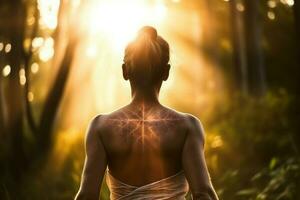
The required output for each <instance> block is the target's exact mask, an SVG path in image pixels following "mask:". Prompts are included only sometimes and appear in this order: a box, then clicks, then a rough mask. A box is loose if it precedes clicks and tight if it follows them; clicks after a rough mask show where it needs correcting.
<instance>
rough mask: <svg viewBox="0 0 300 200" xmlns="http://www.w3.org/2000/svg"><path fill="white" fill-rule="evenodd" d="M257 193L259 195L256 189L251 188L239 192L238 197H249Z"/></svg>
mask: <svg viewBox="0 0 300 200" xmlns="http://www.w3.org/2000/svg"><path fill="white" fill-rule="evenodd" d="M256 193H257V189H256V188H249V189H245V190H240V191H238V192H237V193H236V195H238V196H249V195H252V194H256Z"/></svg>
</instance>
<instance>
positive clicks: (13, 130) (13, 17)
mask: <svg viewBox="0 0 300 200" xmlns="http://www.w3.org/2000/svg"><path fill="white" fill-rule="evenodd" d="M5 2H6V3H7V4H8V12H7V16H6V18H5V19H7V21H5V25H6V26H5V27H6V29H7V31H6V34H5V37H6V38H7V39H8V41H9V43H8V44H9V45H10V49H11V50H10V51H7V53H8V52H9V53H8V55H7V61H8V63H9V66H10V69H11V71H10V74H9V76H8V82H7V87H6V88H5V90H4V93H3V94H4V99H5V103H6V104H5V107H6V117H7V120H6V122H7V124H6V126H5V127H6V129H5V132H6V134H7V135H8V136H9V147H10V151H11V152H10V153H11V156H9V157H8V161H9V162H10V163H12V167H13V171H14V173H13V175H14V178H16V179H19V178H20V177H21V175H22V169H23V167H24V165H25V155H24V151H23V150H22V148H23V138H22V137H23V109H22V105H23V104H22V102H20V99H22V97H23V96H22V95H23V89H22V85H21V84H20V83H21V80H20V78H19V77H20V76H19V74H20V73H22V70H23V69H22V67H21V66H22V65H23V64H24V63H23V62H24V59H22V57H23V51H22V50H23V39H24V35H25V25H26V4H25V3H24V1H21V0H12V1H5ZM16 158H18V159H16Z"/></svg>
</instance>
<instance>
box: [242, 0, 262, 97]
mask: <svg viewBox="0 0 300 200" xmlns="http://www.w3.org/2000/svg"><path fill="white" fill-rule="evenodd" d="M259 7H260V1H259V0H246V1H245V36H246V50H247V66H248V76H249V90H250V92H251V93H252V94H254V95H259V96H260V95H263V94H265V92H266V79H265V66H264V61H263V50H262V45H261V44H262V25H261V21H262V19H261V15H260V12H259Z"/></svg>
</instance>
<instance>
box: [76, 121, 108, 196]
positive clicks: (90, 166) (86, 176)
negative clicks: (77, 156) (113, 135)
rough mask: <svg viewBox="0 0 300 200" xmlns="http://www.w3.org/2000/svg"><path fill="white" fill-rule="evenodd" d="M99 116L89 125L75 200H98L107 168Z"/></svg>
mask: <svg viewBox="0 0 300 200" xmlns="http://www.w3.org/2000/svg"><path fill="white" fill-rule="evenodd" d="M99 120H100V116H97V117H95V118H94V119H93V120H92V121H91V122H90V124H89V127H88V130H87V133H86V138H85V151H86V158H85V163H84V168H83V172H82V177H81V184H80V188H79V191H78V193H77V195H76V197H75V200H99V193H100V188H101V183H102V179H103V176H104V173H105V170H106V166H107V158H106V153H105V150H104V146H103V144H102V142H101V138H100V132H99Z"/></svg>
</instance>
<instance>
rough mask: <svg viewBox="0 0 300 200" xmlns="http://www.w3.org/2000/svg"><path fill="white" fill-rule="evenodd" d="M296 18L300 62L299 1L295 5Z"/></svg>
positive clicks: (296, 0) (299, 58)
mask: <svg viewBox="0 0 300 200" xmlns="http://www.w3.org/2000/svg"><path fill="white" fill-rule="evenodd" d="M294 16H295V25H296V32H297V36H298V37H297V40H298V41H297V42H298V45H297V46H298V60H299V62H300V1H299V0H295V3H294ZM299 65H300V64H299Z"/></svg>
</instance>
